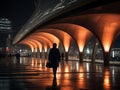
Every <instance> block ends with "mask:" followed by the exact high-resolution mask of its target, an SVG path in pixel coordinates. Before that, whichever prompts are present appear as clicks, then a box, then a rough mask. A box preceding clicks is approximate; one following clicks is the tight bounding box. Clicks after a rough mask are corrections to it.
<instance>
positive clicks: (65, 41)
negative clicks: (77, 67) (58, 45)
mask: <svg viewBox="0 0 120 90" xmlns="http://www.w3.org/2000/svg"><path fill="white" fill-rule="evenodd" d="M70 42H71V37H70V36H69V35H68V34H67V33H64V35H63V44H64V47H65V52H68V50H69V47H70Z"/></svg>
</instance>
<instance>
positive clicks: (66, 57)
mask: <svg viewBox="0 0 120 90" xmlns="http://www.w3.org/2000/svg"><path fill="white" fill-rule="evenodd" d="M65 60H68V52H65Z"/></svg>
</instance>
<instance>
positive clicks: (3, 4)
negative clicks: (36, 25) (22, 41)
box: [0, 0, 35, 34]
mask: <svg viewBox="0 0 120 90" xmlns="http://www.w3.org/2000/svg"><path fill="white" fill-rule="evenodd" d="M34 8H35V6H34V0H0V18H8V19H9V20H10V21H11V22H12V26H13V32H14V34H16V33H17V32H18V31H19V30H20V29H21V27H22V26H23V25H24V24H25V22H26V21H27V20H28V19H29V18H30V16H31V15H32V13H33V11H34Z"/></svg>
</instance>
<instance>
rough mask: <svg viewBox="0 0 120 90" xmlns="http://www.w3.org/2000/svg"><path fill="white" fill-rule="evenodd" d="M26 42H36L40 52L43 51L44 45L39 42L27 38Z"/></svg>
mask: <svg viewBox="0 0 120 90" xmlns="http://www.w3.org/2000/svg"><path fill="white" fill-rule="evenodd" d="M25 40H28V41H32V42H34V43H35V44H36V45H37V48H39V51H40V52H41V51H42V44H41V43H40V42H39V41H37V40H35V39H32V38H26V39H25Z"/></svg>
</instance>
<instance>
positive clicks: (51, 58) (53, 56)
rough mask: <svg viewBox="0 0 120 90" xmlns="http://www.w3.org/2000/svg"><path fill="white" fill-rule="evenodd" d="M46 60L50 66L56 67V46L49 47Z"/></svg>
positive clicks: (58, 54)
mask: <svg viewBox="0 0 120 90" xmlns="http://www.w3.org/2000/svg"><path fill="white" fill-rule="evenodd" d="M48 60H49V62H50V63H51V65H52V67H58V66H59V62H60V52H59V50H58V49H57V48H52V49H50V52H49V56H48Z"/></svg>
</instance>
